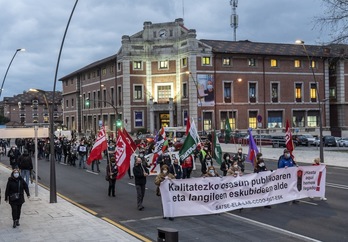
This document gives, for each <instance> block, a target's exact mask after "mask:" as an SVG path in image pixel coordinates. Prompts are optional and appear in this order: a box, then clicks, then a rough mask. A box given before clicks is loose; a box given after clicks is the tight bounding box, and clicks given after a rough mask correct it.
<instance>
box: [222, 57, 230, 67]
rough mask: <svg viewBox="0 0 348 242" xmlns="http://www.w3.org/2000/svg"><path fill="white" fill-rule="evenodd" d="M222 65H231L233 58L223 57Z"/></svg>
mask: <svg viewBox="0 0 348 242" xmlns="http://www.w3.org/2000/svg"><path fill="white" fill-rule="evenodd" d="M222 65H223V66H230V65H231V58H229V57H224V58H222Z"/></svg>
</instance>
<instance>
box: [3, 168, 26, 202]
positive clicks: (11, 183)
mask: <svg viewBox="0 0 348 242" xmlns="http://www.w3.org/2000/svg"><path fill="white" fill-rule="evenodd" d="M18 183H20V184H19V190H18ZM17 192H19V194H20V195H19V199H18V200H15V201H10V195H11V194H14V193H17ZM24 192H25V193H26V194H27V196H28V197H30V193H29V188H28V184H27V183H26V182H25V181H24V180H23V178H22V177H21V176H19V177H18V178H15V177H14V176H13V173H12V174H11V177H9V178H8V181H7V185H6V190H5V201H9V203H10V204H17V205H20V204H23V203H24V202H25V200H24Z"/></svg>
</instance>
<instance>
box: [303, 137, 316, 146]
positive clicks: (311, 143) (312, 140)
mask: <svg viewBox="0 0 348 242" xmlns="http://www.w3.org/2000/svg"><path fill="white" fill-rule="evenodd" d="M302 136H304V137H306V138H307V145H314V141H315V137H314V136H313V135H311V134H302Z"/></svg>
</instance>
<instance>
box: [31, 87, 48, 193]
mask: <svg viewBox="0 0 348 242" xmlns="http://www.w3.org/2000/svg"><path fill="white" fill-rule="evenodd" d="M29 92H39V93H41V94H42V95H43V97H44V100H45V104H46V107H47V110H49V107H48V101H47V96H46V92H45V91H44V90H41V89H36V88H30V89H29ZM52 118H53V117H49V119H50V121H51V119H52ZM36 151H37V126H35V196H36V197H37V196H38V184H37V181H38V180H37V179H38V163H37V162H38V161H37V159H38V158H37V152H36Z"/></svg>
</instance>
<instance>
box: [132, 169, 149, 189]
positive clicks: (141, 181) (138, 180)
mask: <svg viewBox="0 0 348 242" xmlns="http://www.w3.org/2000/svg"><path fill="white" fill-rule="evenodd" d="M144 173H147V174H149V170H148V169H147V168H146V167H145V166H143V165H142V164H139V165H137V164H135V165H134V167H133V174H134V180H135V185H145V184H146V176H144Z"/></svg>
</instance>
